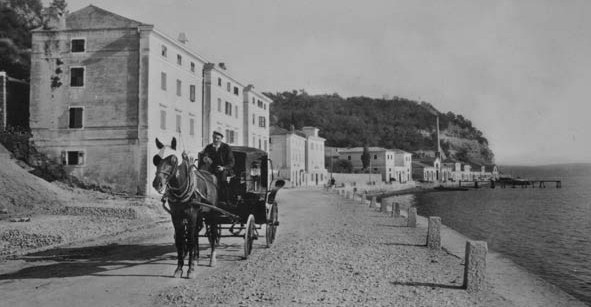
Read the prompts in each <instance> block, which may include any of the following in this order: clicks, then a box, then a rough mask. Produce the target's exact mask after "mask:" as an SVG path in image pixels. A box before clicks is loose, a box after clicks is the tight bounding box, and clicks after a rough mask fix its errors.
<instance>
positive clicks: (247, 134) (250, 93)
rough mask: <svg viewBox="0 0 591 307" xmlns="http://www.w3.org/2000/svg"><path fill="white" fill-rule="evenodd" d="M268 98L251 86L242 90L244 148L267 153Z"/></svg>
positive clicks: (269, 100) (269, 105)
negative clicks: (256, 149) (252, 148)
mask: <svg viewBox="0 0 591 307" xmlns="http://www.w3.org/2000/svg"><path fill="white" fill-rule="evenodd" d="M272 102H273V100H271V99H270V98H269V97H267V96H265V95H263V94H262V93H259V92H257V91H255V90H254V86H253V85H252V84H250V85H248V86H247V87H246V88H244V125H243V127H244V146H248V147H254V148H258V149H262V150H264V151H266V152H269V149H270V147H269V141H270V140H269V135H270V132H269V111H270V108H271V103H272Z"/></svg>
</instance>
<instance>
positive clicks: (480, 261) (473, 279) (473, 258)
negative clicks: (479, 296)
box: [464, 241, 488, 292]
mask: <svg viewBox="0 0 591 307" xmlns="http://www.w3.org/2000/svg"><path fill="white" fill-rule="evenodd" d="M487 252H488V247H487V245H486V242H485V241H467V242H466V259H465V265H464V288H465V289H466V290H467V291H468V292H476V291H479V290H482V288H483V287H484V281H485V275H486V274H485V272H486V253H487Z"/></svg>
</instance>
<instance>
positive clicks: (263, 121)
mask: <svg viewBox="0 0 591 307" xmlns="http://www.w3.org/2000/svg"><path fill="white" fill-rule="evenodd" d="M266 126H267V119H266V118H265V117H264V116H259V127H262V128H265V127H266Z"/></svg>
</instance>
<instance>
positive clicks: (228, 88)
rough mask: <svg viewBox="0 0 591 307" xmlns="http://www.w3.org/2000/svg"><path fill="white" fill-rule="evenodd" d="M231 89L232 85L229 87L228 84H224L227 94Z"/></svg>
mask: <svg viewBox="0 0 591 307" xmlns="http://www.w3.org/2000/svg"><path fill="white" fill-rule="evenodd" d="M231 88H232V85H230V82H228V83H226V90H227V91H228V92H230V89H231Z"/></svg>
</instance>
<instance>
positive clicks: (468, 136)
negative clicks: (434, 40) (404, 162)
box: [266, 90, 494, 164]
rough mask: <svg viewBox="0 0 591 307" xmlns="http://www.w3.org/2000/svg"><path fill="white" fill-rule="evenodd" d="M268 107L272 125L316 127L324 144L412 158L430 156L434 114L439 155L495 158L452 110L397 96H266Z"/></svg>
mask: <svg viewBox="0 0 591 307" xmlns="http://www.w3.org/2000/svg"><path fill="white" fill-rule="evenodd" d="M266 95H267V96H269V97H271V98H272V99H273V100H274V102H273V104H271V125H275V126H278V127H282V128H285V129H289V128H290V127H291V125H294V126H295V128H298V129H299V128H301V127H303V126H315V127H318V128H320V134H321V136H322V137H324V138H326V145H327V146H335V147H355V146H363V145H365V144H368V145H371V146H382V147H386V148H399V149H402V150H406V151H409V152H413V153H415V154H416V156H422V155H424V156H433V155H434V149H435V148H436V127H435V126H436V115H437V116H439V121H440V130H441V147H442V150H443V153H444V156H445V157H447V158H452V159H456V160H459V161H463V162H473V163H480V164H490V163H493V162H494V154H493V152H492V151H491V150H490V148H489V147H488V140H487V139H486V138H485V137H484V135H483V133H482V132H481V131H480V130H478V129H476V128H475V127H473V126H472V122H470V120H468V119H466V118H464V117H463V116H462V115H456V114H454V113H452V112H448V113H441V112H439V111H438V110H437V109H435V108H434V107H433V106H432V105H431V104H429V103H427V102H420V103H419V102H416V101H412V100H408V99H404V98H400V97H394V98H392V99H375V98H368V97H350V98H342V97H340V96H339V95H338V94H332V95H327V94H325V95H309V94H307V93H306V92H305V91H303V90H301V91H292V92H282V93H275V94H272V93H266Z"/></svg>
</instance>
